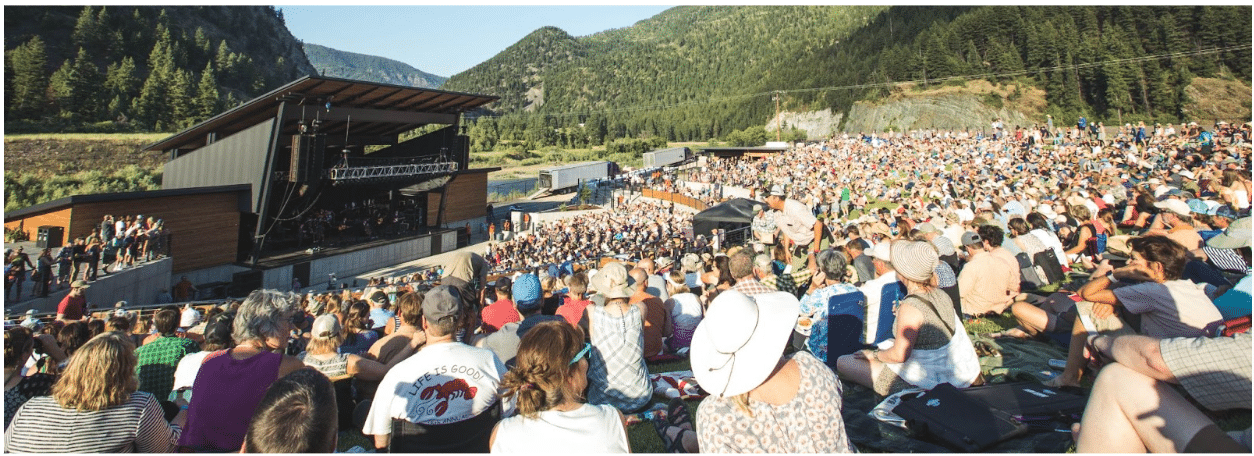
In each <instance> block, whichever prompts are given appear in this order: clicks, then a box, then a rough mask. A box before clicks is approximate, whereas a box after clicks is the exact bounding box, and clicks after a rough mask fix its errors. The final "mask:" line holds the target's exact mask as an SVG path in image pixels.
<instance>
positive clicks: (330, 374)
mask: <svg viewBox="0 0 1254 456" xmlns="http://www.w3.org/2000/svg"><path fill="white" fill-rule="evenodd" d="M298 358H300V361H301V362H303V363H305V365H306V366H309V367H312V368H314V369H315V370H317V371H318V372H322V375H325V376H327V378H330V379H335V378H336V377H344V376H347V375H348V354H347V353H336V354H335V356H332V357H331V358H328V359H319V358H318V357H317V356H315V355H310V354H309V353H307V352H301V354H300V356H298Z"/></svg>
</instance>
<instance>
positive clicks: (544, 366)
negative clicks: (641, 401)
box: [489, 321, 631, 453]
mask: <svg viewBox="0 0 1254 456" xmlns="http://www.w3.org/2000/svg"><path fill="white" fill-rule="evenodd" d="M591 352H592V345H591V344H589V343H586V342H584V337H583V333H582V332H581V331H580V330H579V329H578V328H576V327H574V326H571V325H570V324H567V323H566V322H564V321H546V322H543V323H540V324H537V325H536V326H535V327H533V328H531V330H530V331H527V334H526V335H524V336H523V338H522V341H521V342H520V344H519V346H518V356H517V358H516V360H517V364H516V365H515V366H514V368H513V369H511V370H510V371H509V372H508V373H506V374H505V377H504V378H502V379H501V388H502V390H503V391H504V392H503V393H502V397H503V398H513V399H514V400H515V402H516V404H517V406H518V415H516V416H513V417H510V418H506V419H504V420H501V422H499V423H497V425H496V427H495V428H493V429H492V437H491V438H490V439H489V446H490V447H491V451H492V452H493V453H512V452H526V453H539V452H543V451H566V452H573V451H577V452H580V453H585V452H586V453H630V452H631V446H630V443H629V442H628V441H627V423H626V420H625V419H624V418H623V415H622V413H620V412H619V411H618V409H616V408H614V406H612V405H608V404H602V405H592V404H588V403H585V402H584V398H583V390H584V389H585V388H587V386H588V355H589V354H590V353H591Z"/></svg>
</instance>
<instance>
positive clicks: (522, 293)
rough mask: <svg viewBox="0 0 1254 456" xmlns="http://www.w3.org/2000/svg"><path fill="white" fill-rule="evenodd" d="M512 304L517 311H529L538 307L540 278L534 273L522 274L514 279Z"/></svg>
mask: <svg viewBox="0 0 1254 456" xmlns="http://www.w3.org/2000/svg"><path fill="white" fill-rule="evenodd" d="M513 293H514V305H515V306H518V310H519V311H531V310H535V309H539V308H540V278H538V277H536V276H535V275H534V274H523V275H521V276H518V280H516V281H514V289H513Z"/></svg>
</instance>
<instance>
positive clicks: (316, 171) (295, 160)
mask: <svg viewBox="0 0 1254 456" xmlns="http://www.w3.org/2000/svg"><path fill="white" fill-rule="evenodd" d="M326 144H327V137H326V135H293V136H292V161H291V166H290V167H289V169H288V173H287V180H288V182H293V183H308V184H314V183H317V182H318V181H319V180H321V179H322V164H323V159H324V158H325V157H326Z"/></svg>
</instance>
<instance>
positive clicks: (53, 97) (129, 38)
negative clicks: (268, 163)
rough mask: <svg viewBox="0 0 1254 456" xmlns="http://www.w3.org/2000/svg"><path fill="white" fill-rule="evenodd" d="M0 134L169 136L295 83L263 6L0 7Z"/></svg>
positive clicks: (292, 50)
mask: <svg viewBox="0 0 1254 456" xmlns="http://www.w3.org/2000/svg"><path fill="white" fill-rule="evenodd" d="M4 11H5V63H6V65H5V80H4V82H5V115H6V117H5V132H6V133H21V132H153V131H155V132H171V131H177V130H179V129H182V128H185V127H188V126H191V125H193V124H195V123H197V122H200V121H202V120H205V119H207V118H209V117H211V116H214V115H216V114H218V113H219V112H221V111H222V110H224V109H226V108H228V107H230V106H234V105H236V104H238V103H240V102H242V101H246V100H249V99H251V98H253V97H255V96H257V95H260V94H262V93H265V92H266V91H268V90H271V89H274V88H276V87H278V86H281V85H283V84H286V83H288V82H291V81H292V80H294V79H297V78H299V77H301V76H304V75H309V74H315V71H316V70H314V69H313V67H312V66H311V65H310V64H309V61H308V59H307V58H306V57H305V54H304V51H303V50H302V49H301V46H300V43H299V42H298V41H297V40H295V38H293V37H292V35H291V33H289V32H288V31H287V28H286V26H285V25H283V17H282V13H281V12H280V11H278V10H276V9H275V8H273V7H269V6H255V7H254V6H249V7H241V6H231V7H227V6H187V7H173V6H171V7H145V6H113V5H109V6H83V7H73V6H56V7H46V6H6V7H5V8H4Z"/></svg>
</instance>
